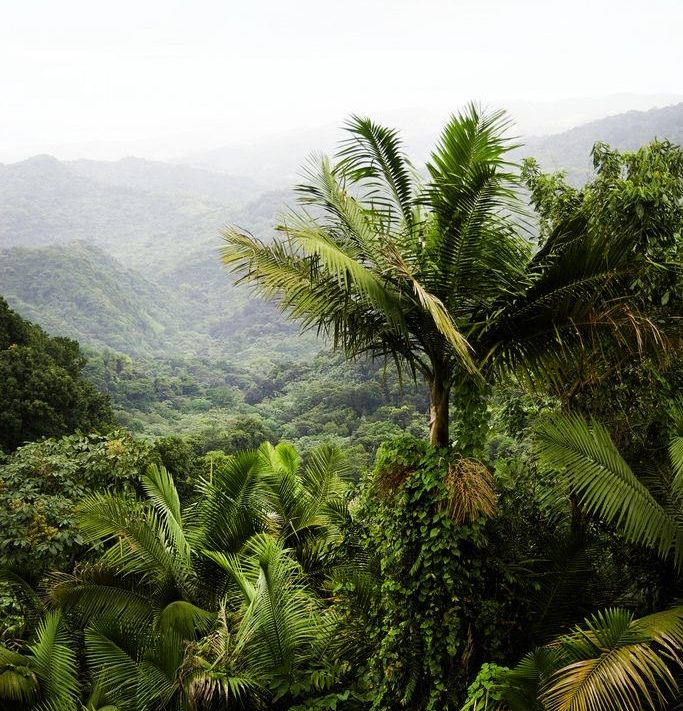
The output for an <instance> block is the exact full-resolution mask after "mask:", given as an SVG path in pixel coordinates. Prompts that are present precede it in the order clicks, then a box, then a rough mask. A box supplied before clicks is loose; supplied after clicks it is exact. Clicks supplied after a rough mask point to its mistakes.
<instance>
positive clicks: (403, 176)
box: [222, 105, 633, 450]
mask: <svg viewBox="0 0 683 711" xmlns="http://www.w3.org/2000/svg"><path fill="white" fill-rule="evenodd" d="M508 126H509V122H508V120H507V119H506V117H505V114H504V113H503V112H495V113H485V112H482V111H481V110H479V109H478V108H477V107H475V106H474V105H470V106H469V107H468V108H467V109H466V111H465V112H463V113H462V114H460V115H458V116H454V117H453V118H452V119H451V120H450V121H449V122H448V124H447V125H446V127H445V128H444V130H443V133H442V135H441V139H440V141H439V143H438V145H437V147H436V150H435V151H434V153H433V154H432V156H431V159H430V160H429V162H428V163H427V166H426V172H427V174H428V179H427V180H426V181H425V180H423V179H422V178H421V176H420V175H419V174H418V173H417V172H416V171H415V170H414V169H413V166H412V165H411V163H410V161H409V160H408V158H407V157H406V156H405V154H404V152H403V149H402V143H401V140H400V138H399V136H398V134H397V133H396V132H395V131H393V130H391V129H388V128H385V127H382V126H379V125H377V124H375V123H374V122H372V121H371V120H369V119H366V118H359V117H353V118H351V120H350V121H349V123H348V124H347V129H348V131H349V132H350V137H349V138H348V140H347V141H345V142H344V143H343V144H342V147H341V149H340V151H339V153H338V156H337V158H338V160H337V162H336V164H334V165H332V163H331V162H330V161H329V159H327V158H322V159H321V160H320V161H319V164H318V165H317V166H313V167H312V168H311V170H310V171H309V172H308V174H307V176H306V177H307V182H306V183H305V184H304V185H301V186H300V187H299V188H298V192H299V202H300V208H299V209H298V210H297V211H293V212H291V213H290V214H289V215H288V216H287V217H286V218H285V220H284V222H283V224H282V225H281V226H280V228H279V229H280V230H281V231H282V233H283V236H282V237H281V238H277V239H275V240H273V241H272V242H269V243H266V242H264V241H261V240H259V239H257V238H255V237H253V236H251V235H249V234H247V233H245V232H243V231H240V230H238V229H236V228H230V229H228V230H226V231H225V233H224V238H225V241H226V244H225V246H224V247H223V252H222V257H223V261H224V262H225V263H226V264H227V265H229V266H230V267H231V268H232V269H233V271H235V272H236V273H237V274H238V275H239V276H240V278H241V279H243V280H247V281H250V282H252V283H253V284H254V285H255V287H256V289H257V291H258V292H259V293H261V294H262V295H264V296H266V297H269V298H271V297H274V298H277V299H278V301H279V304H280V306H281V307H282V309H283V310H285V311H287V312H288V313H289V315H290V316H291V317H292V318H294V319H295V320H298V321H299V322H301V323H302V325H303V326H304V327H315V328H317V329H318V331H319V332H321V333H323V334H325V335H328V336H331V337H332V339H333V343H334V345H335V347H337V346H338V347H341V348H343V349H344V350H345V352H346V353H347V354H348V355H349V356H351V357H353V356H356V355H358V354H361V353H369V354H370V355H372V356H379V357H384V358H387V357H388V358H392V359H394V360H395V361H396V362H397V364H398V365H399V366H401V365H404V366H406V365H407V367H408V368H409V370H410V371H411V372H412V374H413V375H416V374H418V373H419V374H420V375H421V376H422V377H423V378H424V379H425V381H426V383H427V384H428V386H429V392H430V417H431V421H430V439H431V442H432V444H434V445H438V446H446V445H448V444H449V432H448V421H449V400H450V397H451V393H452V391H453V390H455V394H456V397H457V398H458V400H459V402H458V405H459V408H460V411H461V412H462V413H464V417H465V420H466V421H468V422H469V424H470V425H472V423H473V422H474V423H476V421H477V419H481V408H482V403H483V393H484V391H485V387H484V386H485V384H486V383H489V382H491V381H492V379H493V378H494V377H495V375H496V373H498V372H500V371H501V370H508V371H509V370H514V369H517V368H519V367H523V368H525V369H527V370H528V371H530V372H532V373H538V372H543V373H544V374H550V373H552V372H553V366H554V364H555V363H556V362H557V359H558V358H560V359H561V358H566V357H567V356H568V355H571V354H572V353H573V352H575V351H576V350H577V349H581V348H586V347H587V345H588V340H590V339H588V340H587V339H586V335H587V334H595V333H596V331H597V330H599V329H600V327H602V326H607V328H606V329H605V330H614V327H615V326H616V325H617V324H618V323H619V322H620V320H621V318H622V317H623V316H624V314H623V312H621V311H619V305H620V304H621V303H622V302H624V301H628V299H630V298H631V294H630V292H628V290H627V289H625V288H624V286H625V279H624V274H625V273H626V272H627V271H629V270H631V269H632V268H633V259H632V258H631V259H629V258H630V257H632V250H631V249H630V246H629V245H627V244H625V239H626V238H625V237H624V238H622V237H621V236H615V238H614V240H613V241H612V242H611V243H607V244H606V243H605V242H604V239H602V238H600V239H598V238H597V237H596V236H595V235H592V234H591V233H590V230H588V229H586V224H585V223H584V222H582V221H581V220H577V219H572V220H569V219H568V220H565V221H564V222H563V223H562V224H559V225H558V226H557V227H556V229H555V230H554V231H553V232H552V233H551V234H550V235H549V236H548V238H547V239H546V241H545V244H544V246H543V248H542V249H540V250H538V251H537V252H536V253H534V251H533V249H532V246H531V244H530V242H529V240H527V239H526V238H525V237H524V236H523V235H522V234H520V229H519V225H520V224H522V223H523V219H519V216H520V215H523V214H524V213H523V210H522V209H521V207H520V203H519V202H518V199H517V188H518V179H517V175H516V169H515V166H514V165H513V164H511V163H510V162H509V161H508V152H509V151H510V149H511V148H513V147H514V146H513V145H512V144H511V143H510V142H509V141H508V140H506V138H505V133H506V131H507V129H508ZM608 301H609V311H610V318H606V317H604V318H598V315H602V316H604V315H605V313H604V312H605V311H606V310H607V302H608ZM466 423H467V422H466ZM475 429H476V428H475ZM469 439H474V440H476V439H477V437H476V432H469V433H467V432H465V433H463V435H462V441H461V442H460V444H461V446H462V448H463V449H465V450H466V449H467V448H468V446H469V445H470V443H469V442H468V440H469Z"/></svg>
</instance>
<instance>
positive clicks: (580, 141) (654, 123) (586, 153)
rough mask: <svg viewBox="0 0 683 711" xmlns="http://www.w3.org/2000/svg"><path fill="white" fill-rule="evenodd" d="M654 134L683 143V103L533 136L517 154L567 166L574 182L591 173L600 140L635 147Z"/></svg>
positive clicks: (547, 166)
mask: <svg viewBox="0 0 683 711" xmlns="http://www.w3.org/2000/svg"><path fill="white" fill-rule="evenodd" d="M654 138H658V139H662V140H663V139H667V140H669V141H671V142H672V143H675V144H677V145H683V103H680V104H676V105H675V106H667V107H665V108H662V109H652V110H650V111H629V112H627V113H625V114H618V115H617V116H609V117H607V118H604V119H601V120H600V121H592V122H591V123H587V124H584V125H582V126H577V127H576V128H573V129H571V130H569V131H564V132H563V133H558V134H555V135H552V136H543V137H533V138H529V139H526V140H525V141H524V146H523V147H522V148H521V149H520V150H518V151H517V156H518V157H519V156H533V157H534V158H536V159H537V160H538V162H539V163H540V165H541V167H542V168H543V169H544V170H548V171H555V170H564V171H566V173H567V177H568V179H569V180H570V182H572V183H574V184H580V183H583V182H585V181H586V180H587V178H588V177H589V176H590V174H591V171H592V164H591V159H590V152H591V149H592V147H593V144H595V143H596V142H597V141H604V142H605V143H608V144H609V145H610V146H612V147H613V148H618V149H619V150H635V149H637V148H639V147H640V146H642V145H643V144H645V143H648V142H649V141H651V140H652V139H654Z"/></svg>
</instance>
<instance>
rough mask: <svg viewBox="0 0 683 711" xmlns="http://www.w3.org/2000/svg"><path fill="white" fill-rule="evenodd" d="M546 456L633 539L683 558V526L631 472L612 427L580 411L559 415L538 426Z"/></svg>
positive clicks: (585, 501) (587, 502) (590, 507)
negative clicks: (609, 429) (583, 417)
mask: <svg viewBox="0 0 683 711" xmlns="http://www.w3.org/2000/svg"><path fill="white" fill-rule="evenodd" d="M536 434H537V438H538V455H539V457H540V459H541V461H542V462H544V463H545V464H546V465H548V466H551V467H553V468H556V469H558V470H560V471H561V472H562V473H563V476H564V478H565V480H566V482H567V485H568V486H569V488H570V489H571V490H572V491H574V492H576V494H577V495H578V497H579V500H580V503H581V505H582V506H583V507H584V508H585V509H586V510H587V511H589V512H591V513H594V514H597V515H599V516H601V517H603V518H604V519H605V520H606V521H608V522H610V523H613V524H614V525H616V526H617V527H619V528H620V529H621V530H622V531H623V532H624V535H625V536H626V537H627V538H628V539H629V540H630V541H632V542H634V543H637V544H642V545H645V546H648V547H650V548H653V549H654V550H655V551H656V552H657V553H658V555H660V556H661V557H662V558H667V557H671V558H672V560H673V562H674V565H676V567H678V568H680V567H681V565H682V564H683V560H682V558H681V556H682V554H683V530H682V529H681V527H680V526H679V523H678V521H677V519H676V518H675V517H674V516H672V515H671V513H670V512H669V511H668V510H667V509H666V508H665V507H663V506H662V505H661V504H660V503H659V502H658V501H657V500H656V499H655V498H654V496H653V495H652V494H651V493H650V491H649V490H648V488H647V487H646V486H645V485H644V484H642V483H641V482H640V481H639V479H638V478H637V477H636V476H635V474H634V473H633V472H632V470H631V468H630V467H629V466H628V464H627V463H626V462H625V461H624V459H623V458H622V457H621V455H620V454H619V451H618V450H617V448H616V446H615V445H614V443H613V442H612V439H611V438H610V436H609V433H608V432H607V430H606V429H605V428H604V427H603V426H602V425H600V424H599V423H597V422H587V421H586V420H584V419H582V418H581V417H579V416H555V417H554V418H550V419H547V420H545V421H543V422H542V423H540V424H539V425H538V426H537V428H536Z"/></svg>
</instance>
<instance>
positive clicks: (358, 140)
mask: <svg viewBox="0 0 683 711" xmlns="http://www.w3.org/2000/svg"><path fill="white" fill-rule="evenodd" d="M346 129H347V130H348V131H349V133H350V134H351V136H350V138H349V139H347V140H346V141H345V142H344V143H343V144H342V147H341V149H340V151H339V152H338V154H337V155H338V157H339V158H340V159H341V160H340V163H339V166H338V170H339V171H340V172H341V173H342V174H344V175H346V176H348V177H349V179H350V180H351V181H352V182H353V183H354V184H360V185H361V186H362V187H364V188H365V189H366V193H365V195H364V198H365V199H366V200H368V201H369V203H370V205H371V207H372V209H373V210H376V211H381V212H382V213H384V214H385V215H387V221H388V223H391V222H397V221H398V219H402V220H403V222H404V223H406V224H407V225H409V226H412V223H413V219H414V200H413V197H414V193H415V186H414V180H413V175H414V174H413V170H412V166H411V164H410V161H409V160H408V158H407V157H406V155H405V154H404V152H403V146H402V142H401V139H400V137H399V135H398V132H397V131H395V130H393V129H390V128H386V127H384V126H380V125H378V124H376V123H374V122H373V121H371V120H370V119H369V118H364V117H360V116H352V117H351V118H350V119H349V121H348V122H347V124H346ZM388 226H389V224H388V225H387V227H388Z"/></svg>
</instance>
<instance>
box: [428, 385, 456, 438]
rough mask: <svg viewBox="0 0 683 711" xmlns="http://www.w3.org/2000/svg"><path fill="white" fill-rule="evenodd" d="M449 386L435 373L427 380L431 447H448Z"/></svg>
mask: <svg viewBox="0 0 683 711" xmlns="http://www.w3.org/2000/svg"><path fill="white" fill-rule="evenodd" d="M450 394H451V386H450V385H449V384H446V382H445V380H444V379H443V378H442V377H441V376H440V375H439V374H438V373H437V374H436V375H435V376H434V377H433V378H430V380H429V442H430V444H431V445H432V446H433V447H448V445H449V444H450V440H449V438H448V402H449V399H450Z"/></svg>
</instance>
